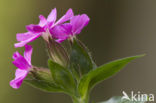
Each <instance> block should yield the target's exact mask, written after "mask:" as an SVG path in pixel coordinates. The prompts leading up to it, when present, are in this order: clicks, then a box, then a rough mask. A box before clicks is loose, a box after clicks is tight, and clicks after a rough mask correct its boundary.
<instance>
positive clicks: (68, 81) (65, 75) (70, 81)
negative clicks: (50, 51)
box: [48, 60, 76, 94]
mask: <svg viewBox="0 0 156 103" xmlns="http://www.w3.org/2000/svg"><path fill="white" fill-rule="evenodd" d="M48 64H49V68H50V70H51V74H52V77H53V79H54V81H55V82H56V83H57V85H59V86H61V87H62V88H63V89H64V90H65V91H67V92H68V93H70V94H73V93H74V91H75V88H76V84H75V80H74V78H73V76H72V74H71V72H70V71H69V70H68V69H66V68H64V67H62V66H61V65H59V64H57V63H55V62H53V61H51V60H49V61H48Z"/></svg>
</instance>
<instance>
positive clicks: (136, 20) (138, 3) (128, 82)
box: [0, 0, 156, 103]
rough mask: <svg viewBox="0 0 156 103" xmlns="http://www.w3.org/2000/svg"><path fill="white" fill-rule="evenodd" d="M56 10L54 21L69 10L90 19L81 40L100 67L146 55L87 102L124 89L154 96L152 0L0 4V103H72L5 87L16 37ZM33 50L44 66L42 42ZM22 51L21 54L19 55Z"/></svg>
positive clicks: (155, 1) (12, 0)
mask: <svg viewBox="0 0 156 103" xmlns="http://www.w3.org/2000/svg"><path fill="white" fill-rule="evenodd" d="M54 7H56V8H57V9H58V15H59V16H58V17H60V16H62V15H63V14H64V13H65V12H66V10H67V9H68V8H73V10H74V12H75V14H78V13H86V14H88V15H89V17H90V18H91V21H90V23H89V25H88V26H87V27H86V28H85V29H84V30H83V31H82V33H81V35H79V38H80V39H81V40H82V41H83V42H84V43H85V44H86V45H87V46H88V48H89V49H90V51H92V55H93V57H94V59H95V61H96V63H97V64H98V65H101V64H103V63H106V62H109V61H111V60H114V59H118V58H121V57H126V56H132V55H137V54H142V53H146V54H147V56H145V57H144V58H141V59H138V60H135V61H134V62H132V63H130V64H129V65H128V66H127V67H126V68H125V69H124V70H122V71H121V72H120V73H118V74H117V75H116V76H114V77H113V78H110V79H108V80H106V81H104V82H103V83H101V84H99V85H98V86H96V88H94V89H93V91H92V93H91V100H94V101H96V102H97V101H102V100H106V99H108V98H110V97H111V96H114V95H122V91H123V90H124V91H126V92H127V93H130V91H134V92H137V91H140V92H141V93H147V94H149V93H153V94H156V80H155V78H156V66H155V64H156V63H155V62H156V45H155V44H156V0H0V103H71V100H70V98H69V97H68V96H66V95H64V94H59V93H44V92H42V91H39V90H37V89H34V88H32V87H31V86H29V85H27V84H23V85H22V87H21V88H20V89H19V90H14V89H12V88H11V87H10V86H9V81H10V80H11V79H13V77H14V71H15V69H16V67H14V66H13V65H12V63H11V62H12V54H13V52H15V51H16V50H20V51H21V50H23V49H21V48H18V49H15V48H14V46H13V44H14V43H15V42H16V39H15V35H16V33H20V32H25V31H26V30H25V25H28V24H31V23H38V15H39V14H43V15H45V16H47V15H48V13H49V12H50V11H51V9H53V8H54ZM31 44H32V45H33V46H34V53H33V57H32V58H33V59H32V63H33V64H34V65H36V66H44V67H47V63H46V61H47V59H48V56H47V54H46V52H45V47H44V42H43V41H42V40H41V38H39V39H37V40H36V41H35V42H33V43H31ZM21 53H22V52H21Z"/></svg>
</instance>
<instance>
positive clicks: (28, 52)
mask: <svg viewBox="0 0 156 103" xmlns="http://www.w3.org/2000/svg"><path fill="white" fill-rule="evenodd" d="M32 51H33V48H32V46H30V45H25V51H24V58H25V59H26V60H27V62H28V63H29V65H31V55H32Z"/></svg>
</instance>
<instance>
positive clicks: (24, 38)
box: [15, 8, 73, 47]
mask: <svg viewBox="0 0 156 103" xmlns="http://www.w3.org/2000/svg"><path fill="white" fill-rule="evenodd" d="M71 17H73V11H72V9H69V10H68V11H67V12H66V14H65V15H64V16H62V17H61V18H60V19H59V20H58V21H57V22H56V18H57V11H56V8H55V9H53V10H52V11H51V13H50V14H49V15H48V17H47V19H46V18H45V17H44V16H43V15H40V16H39V19H40V22H39V24H37V25H34V24H30V25H28V26H26V29H27V31H28V32H26V33H18V34H17V35H16V38H17V41H19V43H16V44H15V47H23V46H24V45H26V44H27V43H29V42H32V41H34V40H35V39H37V38H38V37H40V36H42V37H43V38H44V39H45V40H47V39H48V36H49V34H50V33H49V30H50V29H52V28H54V27H56V26H58V25H61V24H63V23H64V22H66V21H68V20H70V18H71ZM50 36H51V35H50ZM52 36H53V35H52Z"/></svg>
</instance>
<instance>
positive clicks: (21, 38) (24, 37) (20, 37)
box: [16, 32, 34, 41]
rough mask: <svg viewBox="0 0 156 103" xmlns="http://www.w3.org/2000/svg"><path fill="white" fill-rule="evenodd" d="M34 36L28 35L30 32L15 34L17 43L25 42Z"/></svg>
mask: <svg viewBox="0 0 156 103" xmlns="http://www.w3.org/2000/svg"><path fill="white" fill-rule="evenodd" d="M33 36H34V34H32V33H30V32H26V33H17V34H16V39H17V41H24V40H27V39H29V38H31V37H33Z"/></svg>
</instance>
